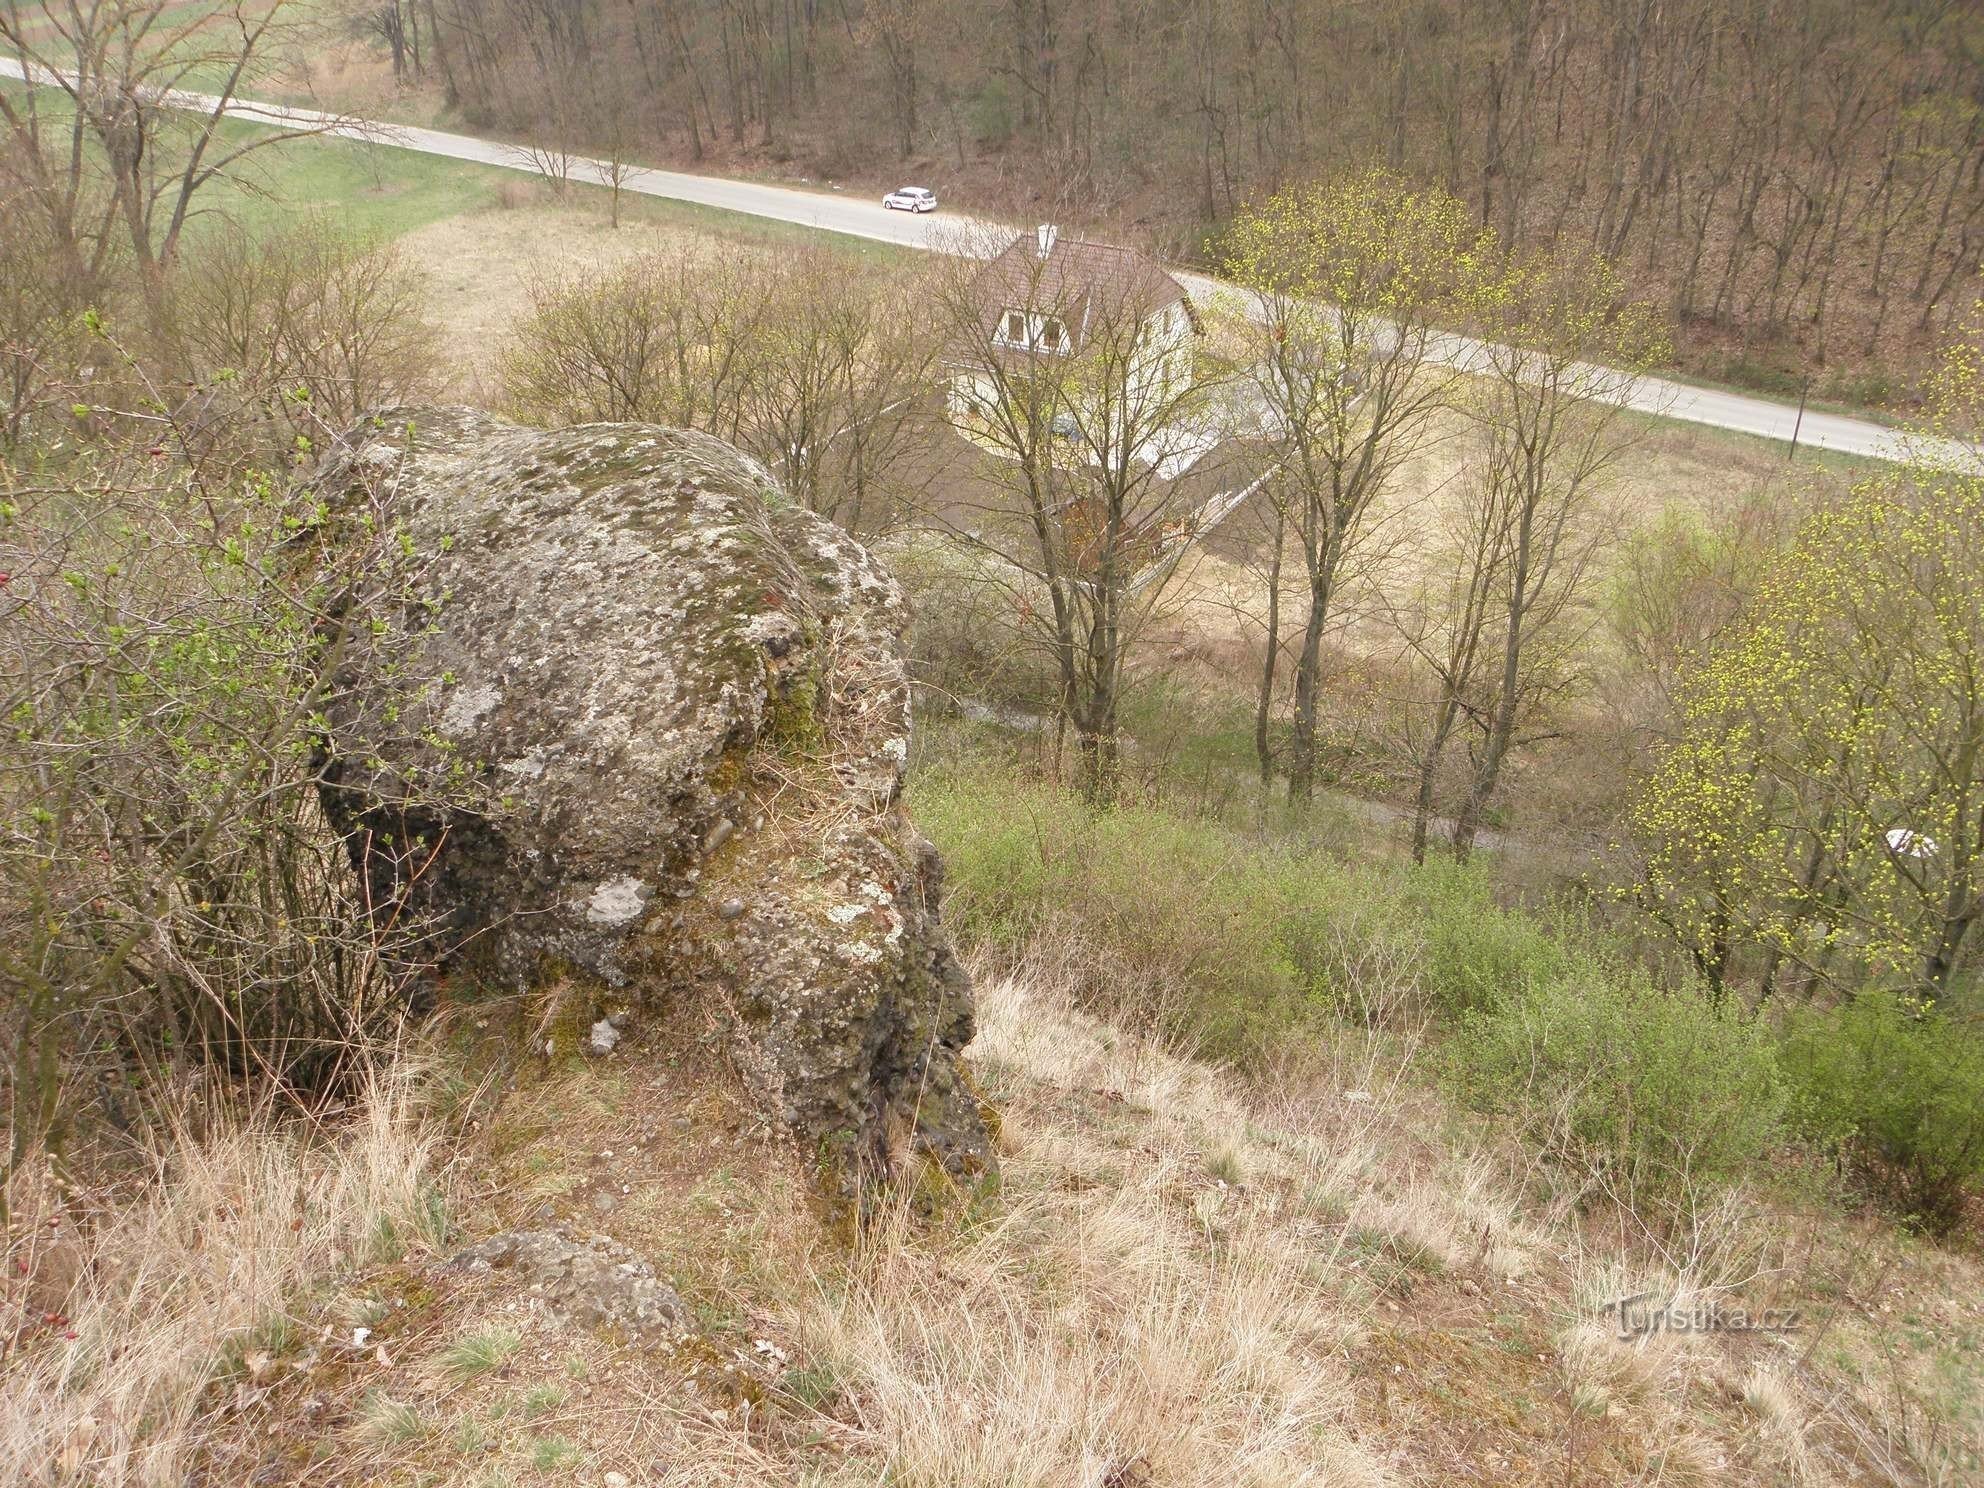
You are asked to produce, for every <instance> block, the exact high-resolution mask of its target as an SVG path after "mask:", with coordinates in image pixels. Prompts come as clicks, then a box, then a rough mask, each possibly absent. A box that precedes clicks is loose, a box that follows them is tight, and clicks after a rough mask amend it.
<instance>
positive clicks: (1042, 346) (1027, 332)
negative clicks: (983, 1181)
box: [992, 310, 1073, 356]
mask: <svg viewBox="0 0 1984 1488" xmlns="http://www.w3.org/2000/svg"><path fill="white" fill-rule="evenodd" d="M992 339H993V340H994V341H996V342H997V343H998V344H999V345H1001V346H1010V347H1014V348H1016V349H1017V350H1020V351H1047V352H1053V353H1055V354H1056V355H1058V356H1066V355H1067V354H1068V352H1069V351H1070V350H1071V349H1072V346H1073V343H1072V342H1071V341H1070V340H1069V337H1068V327H1067V323H1066V322H1065V321H1063V320H1062V319H1061V317H1060V316H1058V315H1035V314H1030V313H1029V312H1027V311H1025V310H1008V311H1007V312H1006V313H1005V314H1004V315H1002V316H1000V317H999V333H998V334H997V335H996V336H994V337H993V338H992Z"/></svg>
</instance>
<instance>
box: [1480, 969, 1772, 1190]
mask: <svg viewBox="0 0 1984 1488" xmlns="http://www.w3.org/2000/svg"><path fill="white" fill-rule="evenodd" d="M1447 1047H1448V1053H1447V1068H1448V1074H1449V1078H1450V1081H1451V1084H1452V1085H1453V1087H1454V1088H1455V1089H1456V1091H1457V1093H1458V1094H1459V1095H1460V1097H1461V1098H1462V1099H1463V1100H1465V1101H1466V1102H1467V1103H1468V1104H1469V1105H1471V1106H1473V1107H1475V1108H1476V1109H1477V1110H1485V1111H1492V1112H1497V1113H1500V1114H1503V1115H1506V1116H1507V1117H1509V1118H1510V1119H1511V1120H1512V1121H1513V1122H1514V1124H1515V1126H1516V1128H1517V1130H1518V1132H1519V1133H1520V1134H1521V1135H1522V1137H1523V1138H1524V1139H1525V1140H1526V1141H1527V1142H1528V1143H1530V1144H1531V1145H1532V1146H1534V1147H1535V1148H1537V1149H1538V1150H1540V1151H1544V1152H1547V1153H1549V1154H1551V1155H1553V1156H1554V1157H1556V1158H1558V1159H1559V1160H1561V1161H1563V1162H1565V1163H1567V1164H1569V1165H1571V1166H1572V1167H1574V1168H1576V1169H1577V1170H1579V1171H1581V1172H1583V1173H1585V1174H1587V1175H1589V1176H1590V1177H1591V1178H1593V1179H1594V1180H1596V1181H1597V1182H1599V1183H1601V1184H1602V1185H1604V1186H1605V1187H1607V1188H1608V1189H1610V1190H1611V1191H1612V1192H1614V1193H1616V1194H1618V1195H1619V1196H1620V1197H1622V1198H1625V1199H1627V1200H1628V1201H1635V1200H1640V1199H1663V1198H1673V1197H1679V1196H1681V1195H1684V1194H1685V1193H1686V1192H1687V1191H1688V1190H1689V1189H1691V1188H1692V1187H1694V1186H1695V1185H1697V1184H1700V1183H1704V1182H1709V1183H1713V1182H1716V1181H1719V1180H1723V1179H1727V1178H1730V1177H1732V1176H1734V1175H1735V1174H1736V1173H1737V1172H1739V1171H1740V1170H1741V1169H1742V1168H1743V1167H1744V1166H1745V1165H1746V1164H1749V1163H1751V1162H1753V1161H1755V1160H1756V1158H1757V1157H1758V1156H1759V1155H1760V1154H1761V1153H1762V1152H1763V1151H1764V1150H1765V1149H1766V1148H1767V1147H1768V1146H1769V1145H1771V1143H1772V1142H1773V1141H1775V1140H1776V1139H1777V1138H1778V1136H1779V1134H1780V1132H1781V1130H1782V1119H1783V1114H1784V1110H1785V1089H1784V1080H1783V1077H1782V1075H1781V1073H1780V1072H1779V1070H1778V1068H1777V1064H1776V1059H1775V1054H1774V1050H1773V1048H1772V1045H1771V1042H1770V1040H1769V1038H1768V1037H1767V1036H1766V1033H1765V1030H1764V1029H1763V1028H1762V1027H1761V1026H1760V1025H1759V1024H1758V1023H1757V1022H1756V1021H1755V1020H1753V1019H1751V1018H1749V1017H1748V1016H1747V1015H1745V1014H1743V1013H1741V1012H1740V1011H1737V1010H1735V1009H1732V1008H1731V1007H1729V1006H1727V1005H1721V1006H1718V1005H1717V1004H1716V1003H1714V1002H1712V1001H1710V1000H1709V999H1708V998H1707V997H1706V996H1704V995H1702V994H1701V993H1700V992H1698V991H1696V990H1694V989H1692V988H1689V989H1682V990H1677V991H1664V990H1662V989H1659V988H1656V987H1655V986H1653V984H1652V983H1651V982H1649V981H1648V980H1647V979H1646V978H1645V977H1644V976H1642V975H1639V974H1636V973H1633V972H1629V971H1626V970H1624V969H1621V968H1617V967H1613V966H1609V965H1606V964H1605V963H1603V962H1602V961H1599V960H1597V959H1595V958H1592V959H1587V960H1585V961H1584V963H1583V964H1582V965H1579V966H1577V967H1576V968H1574V969H1573V970H1572V971H1571V972H1570V973H1569V974H1567V975H1564V976H1561V977H1558V978H1556V979H1554V980H1550V981H1545V982H1539V983H1536V984H1534V985H1531V986H1530V987H1528V988H1526V989H1524V990H1522V991H1521V992H1519V993H1518V994H1516V995H1514V996H1512V997H1510V998H1509V999H1508V1000H1506V1001H1505V1002H1504V1003H1502V1004H1501V1005H1500V1006H1498V1007H1494V1008H1490V1009H1487V1010H1484V1011H1477V1012H1474V1013H1471V1014H1469V1015H1468V1016H1467V1017H1466V1019H1465V1020H1464V1021H1463V1024H1462V1027H1461V1030H1460V1033H1459V1036H1458V1037H1456V1038H1454V1039H1453V1040H1452V1041H1451V1042H1450V1043H1449V1045H1448V1046H1447Z"/></svg>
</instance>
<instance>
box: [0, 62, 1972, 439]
mask: <svg viewBox="0 0 1984 1488" xmlns="http://www.w3.org/2000/svg"><path fill="white" fill-rule="evenodd" d="M35 74H36V75H35V76H34V78H33V79H32V80H33V81H35V82H39V83H42V84H44V85H46V86H60V80H59V79H58V78H56V77H54V76H53V75H50V74H47V73H44V72H42V71H41V70H40V69H35ZM0 77H10V78H14V79H16V80H21V81H27V80H29V79H28V71H27V70H26V69H24V68H23V67H22V65H21V63H20V62H19V60H18V59H15V58H11V57H0ZM162 101H163V102H164V103H166V104H167V105H168V106H170V107H173V108H181V109H185V110H188V111H189V112H195V113H204V114H209V115H211V114H212V113H213V112H214V111H215V109H216V108H219V109H221V112H222V113H223V114H224V115H225V116H226V117H227V118H230V119H239V120H242V121H244V122H247V123H254V124H266V125H270V126H272V127H274V128H277V129H295V130H307V131H310V132H313V133H319V134H326V135H331V136H334V137H337V138H342V139H356V140H365V141H368V142H370V143H373V144H378V145H385V146H390V147H394V148H397V149H402V150H415V151H418V152H420V153H421V154H424V155H439V156H443V157H445V158H447V159H450V160H466V161H473V162H475V163H476V164H479V165H491V166H496V167H498V168H500V169H504V170H515V171H520V172H522V173H524V174H526V175H541V174H543V171H542V169H541V167H540V165H539V163H538V162H537V161H536V160H534V159H533V158H532V156H531V154H530V153H529V152H528V151H527V150H526V149H525V148H524V147H522V146H518V145H511V144H504V143H501V142H498V141H494V140H485V139H478V138H476V137H475V136H473V135H467V134H451V133H449V132H447V131H445V130H440V129H422V128H417V127H414V126H412V125H401V124H386V123H379V122H373V121H368V120H360V119H353V118H350V117H349V116H346V115H341V114H329V113H323V112H320V111H318V110H316V109H306V108H290V107H285V106H283V105H280V104H269V103H256V102H252V101H249V100H246V99H234V100H230V101H228V102H227V103H226V104H225V105H224V106H223V105H222V104H221V100H219V99H218V98H215V97H213V96H212V95H210V94H203V93H186V92H178V91H174V92H171V93H167V94H166V95H164V97H163V99H162ZM570 167H571V169H570V174H571V178H572V179H574V180H581V181H587V182H591V183H595V184H604V183H606V182H607V181H608V180H609V179H610V175H611V168H610V167H609V166H608V164H607V163H606V162H604V161H601V160H596V159H590V158H585V157H576V156H575V157H570ZM620 187H621V190H623V191H631V192H635V193H637V194H639V195H642V196H655V197H664V198H667V199H669V200H672V201H683V202H693V203H695V204H697V205H699V206H705V207H716V208H719V209H721V210H723V211H726V212H739V213H742V214H744V215H745V216H749V217H764V218H770V219H772V220H774V221H778V222H789V223H793V224H795V225H797V226H800V227H810V228H817V229H819V230H821V231H823V232H836V233H843V234H846V235H847V236H849V237H856V238H868V239H872V240H875V241H878V242H885V243H897V244H901V245H902V246H904V247H909V248H920V249H930V250H936V251H940V252H974V251H982V247H981V245H987V244H992V243H995V242H996V241H997V238H998V235H999V234H1002V233H1003V234H1005V235H1006V236H1007V239H1008V240H1009V239H1010V234H1011V229H1010V228H1009V227H1005V226H1003V225H1001V224H998V223H993V222H990V221H986V220H984V219H975V218H971V217H967V216H964V215H962V214H960V213H956V212H943V213H936V214H931V215H929V216H923V217H918V216H914V215H912V214H910V213H907V212H892V211H889V210H888V209H887V208H885V207H883V206H882V204H881V202H880V201H879V200H870V199H865V198H860V199H857V198H855V197H851V196H845V195H842V194H840V193H838V192H830V191H802V190H799V189H797V188H794V187H790V186H769V185H764V184H762V183H760V182H756V181H736V180H730V179H727V178H725V177H722V176H701V175H693V174H690V173H688V172H686V171H669V170H654V169H650V168H647V167H638V168H633V169H629V170H626V171H625V172H624V173H623V175H622V178H621V182H620ZM1178 277H1179V279H1180V281H1181V282H1182V283H1183V284H1184V285H1185V287H1186V288H1187V290H1188V291H1190V292H1191V293H1192V294H1193V296H1194V297H1196V298H1199V299H1206V298H1209V297H1210V296H1212V295H1213V294H1215V293H1219V292H1220V291H1222V290H1224V291H1225V292H1226V293H1228V294H1231V293H1233V291H1232V290H1231V288H1230V287H1227V286H1222V285H1221V284H1220V283H1219V281H1217V280H1214V279H1211V278H1208V277H1207V276H1205V275H1203V274H1192V273H1180V274H1179V275H1178ZM1453 340H1454V344H1455V346H1456V347H1457V348H1460V356H1461V357H1462V358H1465V356H1466V348H1467V347H1468V345H1469V344H1470V343H1467V342H1465V341H1463V340H1461V339H1460V338H1458V337H1456V338H1453ZM1617 400H1618V401H1620V402H1623V403H1625V404H1626V405H1627V406H1629V407H1632V408H1635V409H1637V410H1639V411H1641V412H1644V413H1649V414H1656V415H1659V416H1662V417H1666V418H1673V419H1683V420H1685V421H1687V422H1689V423H1696V424H1707V425H1709V426H1711V427H1713V428H1717V429H1728V430H1732V431H1734V432H1736V433H1739V434H1753V435H1757V436H1760V437H1762V438H1765V439H1775V440H1780V441H1788V440H1790V439H1791V437H1792V432H1793V430H1794V428H1795V429H1796V431H1797V437H1798V443H1799V444H1801V445H1804V446H1807V447H1810V448H1814V449H1825V450H1833V451H1836V452H1838V453H1840V454H1847V455H1859V456H1864V457H1867V458H1871V459H1878V460H1898V459H1901V458H1904V455H1905V451H1904V447H1903V442H1904V437H1903V436H1902V435H1900V434H1898V433H1897V432H1896V431H1895V430H1893V429H1889V428H1887V427H1885V426H1883V425H1881V424H1877V423H1873V422H1871V421H1869V420H1866V419H1856V418H1849V417H1847V416H1845V415H1843V414H1836V413H1820V412H1816V411H1814V410H1811V409H1807V410H1806V411H1805V413H1804V416H1803V419H1802V421H1801V420H1800V417H1799V412H1798V410H1797V409H1796V408H1795V407H1793V406H1791V405H1790V404H1786V403H1779V402H1776V401H1773V400H1771V399H1768V398H1754V397H1750V396H1748V395H1747V394H1743V393H1734V392H1726V391H1721V390H1718V389H1713V388H1701V387H1694V386H1691V385H1689V384H1687V383H1682V382H1675V381H1672V380H1670V379H1667V378H1662V377H1642V378H1638V379H1636V380H1632V381H1631V383H1630V385H1627V384H1626V382H1625V380H1624V379H1621V385H1620V392H1619V394H1618V399H1617ZM1911 447H1912V448H1915V449H1918V450H1919V449H1921V448H1923V445H1922V443H1921V442H1920V441H1914V442H1913V443H1912V446H1911ZM1931 447H1932V448H1933V449H1934V450H1935V451H1936V452H1937V453H1939V454H1941V455H1942V456H1944V457H1945V458H1954V459H1956V460H1959V461H1961V462H1962V463H1964V464H1968V465H1973V466H1974V465H1975V464H1977V463H1979V462H1980V461H1984V453H1980V452H1979V451H1977V450H1966V449H1964V448H1963V447H1961V446H1955V445H1950V444H1947V443H1946V442H1943V441H1934V442H1932V446H1931Z"/></svg>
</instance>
